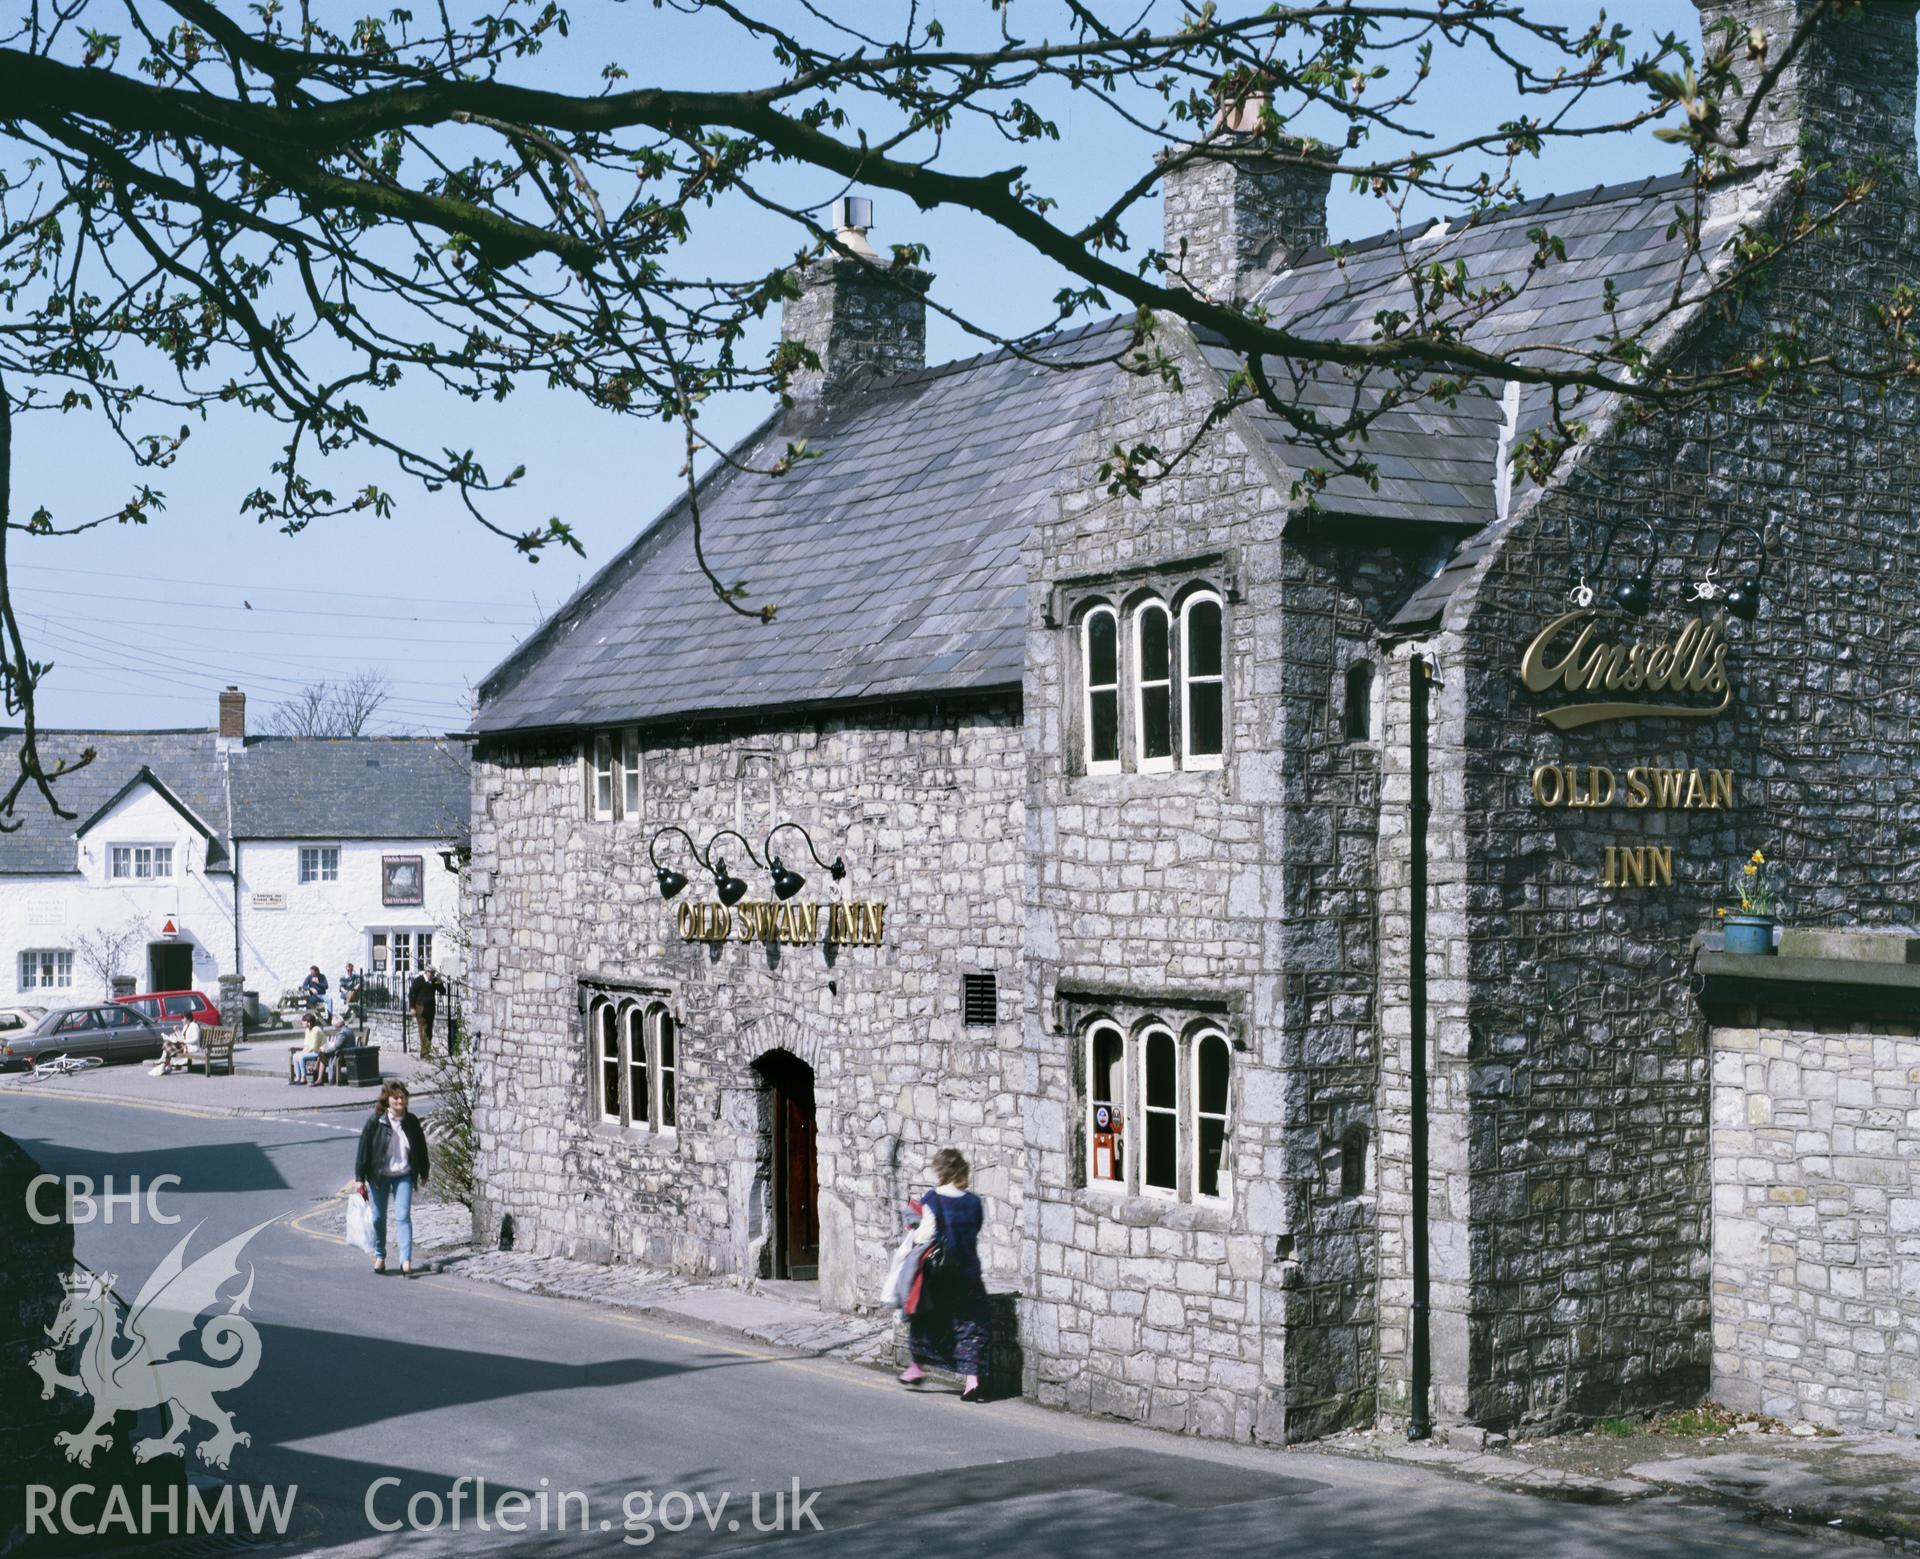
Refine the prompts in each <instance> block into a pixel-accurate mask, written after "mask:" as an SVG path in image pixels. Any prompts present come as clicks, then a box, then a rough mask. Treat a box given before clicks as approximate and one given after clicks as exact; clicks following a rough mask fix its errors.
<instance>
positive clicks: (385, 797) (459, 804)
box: [0, 729, 469, 876]
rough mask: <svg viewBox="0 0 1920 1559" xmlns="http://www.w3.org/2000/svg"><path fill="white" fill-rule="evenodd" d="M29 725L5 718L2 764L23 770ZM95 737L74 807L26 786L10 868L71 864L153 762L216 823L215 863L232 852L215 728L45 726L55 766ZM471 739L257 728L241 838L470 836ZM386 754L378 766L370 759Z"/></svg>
mask: <svg viewBox="0 0 1920 1559" xmlns="http://www.w3.org/2000/svg"><path fill="white" fill-rule="evenodd" d="M19 740H20V733H19V731H18V730H17V729H14V730H0V773H8V774H12V773H17V772H18V768H17V764H18V757H17V754H18V751H19ZM88 747H92V748H93V749H94V750H95V752H96V753H97V754H98V756H97V757H96V758H95V759H94V761H93V762H92V763H90V764H88V765H87V767H86V768H84V769H79V770H76V771H75V772H74V773H72V774H69V775H67V776H66V777H64V778H63V779H61V780H60V781H59V782H58V783H57V784H56V786H55V789H54V793H55V794H56V795H57V796H58V797H59V798H60V804H61V805H62V806H63V807H65V808H66V809H67V810H68V811H70V812H73V813H74V814H76V815H75V816H74V817H72V818H59V817H55V816H54V815H53V814H52V812H51V811H49V810H48V808H47V805H46V803H45V802H44V801H43V800H42V799H41V798H40V796H39V795H38V793H37V792H35V791H33V790H32V789H28V790H27V791H24V792H23V793H22V794H21V798H20V801H19V804H18V806H17V807H16V809H15V816H16V817H18V818H19V819H20V825H21V826H20V827H19V828H18V829H16V830H14V831H13V832H11V833H0V876H13V875H28V876H46V875H53V876H70V875H73V874H74V872H75V870H76V863H75V859H74V834H75V832H76V831H78V830H79V829H80V828H81V827H82V826H83V824H85V823H86V822H88V821H89V820H91V819H93V818H95V817H96V816H97V814H98V813H99V812H100V811H101V810H102V809H103V808H106V807H109V806H111V805H112V804H113V802H114V801H116V800H117V799H118V798H119V796H120V795H121V794H122V793H123V792H124V791H126V790H127V789H129V788H130V787H131V786H132V785H133V784H134V783H135V782H137V781H138V780H139V778H140V774H141V770H143V769H145V770H148V771H150V772H151V773H152V774H153V776H154V777H155V778H156V779H158V780H159V781H160V782H161V784H162V785H163V786H164V787H165V788H166V790H167V791H169V792H171V795H172V798H173V799H174V800H176V801H177V802H178V803H179V804H180V805H182V806H185V807H187V808H188V809H190V810H191V812H192V813H193V815H194V816H196V817H198V818H199V819H200V820H201V821H202V822H203V823H205V824H206V825H207V826H208V827H209V828H211V829H212V830H213V839H212V841H211V843H210V845H209V848H208V860H209V864H210V865H214V866H222V865H224V864H225V863H226V862H227V861H228V859H229V858H230V850H231V839H230V837H229V835H228V826H229V825H228V821H227V818H228V813H227V784H226V775H227V764H226V763H225V762H223V761H222V759H221V756H220V752H219V749H218V746H217V745H216V743H215V740H214V734H213V732H211V731H204V730H202V731H42V732H41V733H40V750H41V754H42V757H43V759H44V761H46V762H47V763H48V764H49V766H51V765H52V764H53V763H55V762H57V761H58V760H59V759H61V758H63V757H71V758H77V757H78V756H79V755H80V753H81V752H82V751H84V750H85V749H86V748H88ZM467 759H468V752H467V747H466V744H465V743H464V742H461V741H458V740H447V739H444V738H425V737H361V738H356V739H353V740H342V741H327V740H321V739H313V738H303V737H275V736H264V737H252V738H250V739H249V740H248V742H247V745H246V750H245V751H244V752H242V753H238V754H236V755H235V756H234V758H233V761H232V767H233V774H234V786H233V824H232V826H233V830H234V832H236V833H238V834H239V836H240V837H241V838H243V839H316V838H317V839H445V840H449V841H454V842H459V841H464V840H465V839H466V837H467V816H468V804H469V803H468V796H469V790H468V784H469V782H468V767H467ZM375 763H377V764H378V768H377V769H376V768H374V767H371V765H372V764H375Z"/></svg>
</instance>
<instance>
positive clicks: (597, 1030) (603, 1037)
mask: <svg viewBox="0 0 1920 1559" xmlns="http://www.w3.org/2000/svg"><path fill="white" fill-rule="evenodd" d="M587 1028H588V1033H589V1034H590V1035H591V1041H592V1045H593V1092H594V1099H595V1102H596V1104H597V1105H598V1106H599V1108H598V1110H597V1111H596V1113H597V1114H598V1115H599V1118H600V1120H601V1122H602V1123H603V1124H605V1125H609V1126H618V1125H619V1124H620V1122H621V1120H622V1112H621V1109H620V1101H621V1099H622V1097H624V1095H625V1093H626V1087H627V1073H626V1057H625V1056H624V1055H623V1054H622V1053H621V1049H620V1015H619V1013H618V1012H617V1011H616V1010H615V1008H614V1004H613V1003H612V1002H611V1001H610V1000H608V999H607V998H606V997H604V996H601V997H596V998H595V999H594V1000H593V1002H592V1003H591V1005H589V1007H588V1008H587ZM609 1040H611V1041H612V1042H613V1043H612V1050H613V1053H612V1055H608V1053H607V1050H608V1044H607V1042H608V1041H609ZM609 1062H611V1063H612V1065H613V1068H614V1072H613V1078H614V1089H613V1099H612V1101H611V1103H612V1106H613V1108H612V1109H611V1110H609V1109H608V1108H607V1106H608V1103H609V1101H608V1098H607V1065H608V1063H609Z"/></svg>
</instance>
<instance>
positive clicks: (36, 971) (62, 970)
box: [14, 947, 73, 991]
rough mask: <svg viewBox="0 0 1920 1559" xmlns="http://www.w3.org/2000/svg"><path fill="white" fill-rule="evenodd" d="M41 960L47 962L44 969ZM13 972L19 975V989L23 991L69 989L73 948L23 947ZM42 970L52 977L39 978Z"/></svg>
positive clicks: (71, 975)
mask: <svg viewBox="0 0 1920 1559" xmlns="http://www.w3.org/2000/svg"><path fill="white" fill-rule="evenodd" d="M43 960H45V961H46V962H47V967H45V968H44V969H43V966H42V962H43ZM14 972H15V973H16V974H17V975H18V976H19V977H20V989H21V990H23V991H70V990H72V989H73V949H72V948H70V947H23V948H21V949H20V959H19V962H18V964H17V966H16V967H15V970H14ZM43 972H44V973H47V974H50V975H51V976H52V978H51V979H44V980H43V979H41V978H40V975H41V974H42V973H43ZM29 976H32V978H31V979H30V978H29Z"/></svg>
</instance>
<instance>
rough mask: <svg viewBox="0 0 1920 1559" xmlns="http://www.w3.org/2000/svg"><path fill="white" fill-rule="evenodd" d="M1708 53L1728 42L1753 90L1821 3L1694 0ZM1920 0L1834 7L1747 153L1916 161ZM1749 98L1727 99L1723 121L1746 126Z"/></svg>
mask: <svg viewBox="0 0 1920 1559" xmlns="http://www.w3.org/2000/svg"><path fill="white" fill-rule="evenodd" d="M1694 4H1695V5H1696V6H1698V7H1699V9H1700V38H1701V43H1702V44H1703V45H1704V49H1705V51H1706V52H1712V51H1715V50H1718V49H1719V48H1721V47H1722V46H1723V44H1724V43H1725V42H1726V40H1727V33H1726V31H1725V30H1724V24H1727V23H1731V24H1732V37H1731V41H1732V48H1733V69H1734V73H1735V74H1736V75H1737V76H1738V77H1739V78H1740V82H1741V85H1742V86H1743V87H1745V88H1746V91H1747V93H1749V94H1751V93H1752V91H1753V90H1754V88H1755V87H1756V86H1757V85H1758V83H1759V81H1760V78H1761V77H1762V76H1763V75H1765V74H1766V72H1767V71H1768V69H1770V68H1771V67H1772V66H1773V65H1774V63H1775V62H1777V61H1778V60H1779V59H1780V57H1781V55H1782V52H1783V51H1784V50H1785V49H1786V47H1787V45H1788V44H1789V43H1790V42H1792V40H1793V35H1794V32H1795V30H1796V29H1797V28H1798V27H1799V26H1800V24H1801V22H1802V21H1803V20H1804V19H1805V18H1806V16H1807V15H1808V14H1809V13H1810V12H1811V11H1812V10H1813V8H1814V7H1813V4H1812V0H1694ZM1917 6H1920V0H1866V3H1865V4H1861V5H1841V6H1838V7H1834V8H1831V9H1829V10H1828V11H1827V13H1826V14H1825V15H1824V16H1823V17H1822V18H1821V19H1820V20H1819V21H1818V22H1817V23H1816V24H1815V26H1814V29H1813V32H1812V33H1811V34H1810V35H1809V36H1808V38H1807V41H1806V44H1805V46H1804V47H1803V48H1802V49H1801V51H1800V53H1799V54H1798V55H1796V56H1795V57H1794V59H1793V60H1792V61H1791V63H1789V64H1788V66H1787V68H1786V69H1785V70H1784V71H1782V72H1781V74H1780V79H1779V80H1778V81H1777V82H1775V83H1774V87H1773V90H1772V91H1771V92H1769V93H1768V94H1767V100H1766V102H1765V103H1763V104H1762V105H1761V107H1760V110H1759V112H1758V113H1757V114H1756V115H1755V116H1754V121H1753V125H1752V127H1751V129H1750V130H1749V132H1748V137H1747V150H1748V155H1749V156H1751V155H1753V154H1756V153H1772V154H1776V155H1782V156H1785V157H1786V158H1787V159H1788V160H1795V159H1796V154H1797V160H1798V161H1800V162H1803V163H1806V164H1809V165H1810V164H1813V163H1819V162H1831V163H1833V164H1834V165H1835V166H1836V167H1840V168H1850V167H1860V166H1861V165H1863V164H1864V162H1865V160H1866V159H1867V158H1870V157H1873V156H1888V157H1892V158H1894V159H1895V160H1896V161H1897V162H1898V163H1899V166H1900V168H1901V170H1902V171H1903V172H1905V173H1907V174H1909V175H1911V174H1912V172H1913V166H1914V136H1913V113H1914V76H1915V63H1916V54H1915V48H1914V30H1913V27H1914V12H1915V10H1916V8H1917ZM1748 101H1749V99H1748V98H1747V97H1744V96H1743V97H1734V98H1729V99H1727V100H1726V101H1725V102H1723V103H1722V104H1721V105H1720V113H1721V119H1722V122H1723V124H1725V125H1727V126H1728V127H1729V128H1730V127H1731V126H1733V125H1737V124H1738V123H1739V122H1740V120H1741V119H1742V118H1743V117H1744V116H1745V114H1746V111H1747V103H1748Z"/></svg>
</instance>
